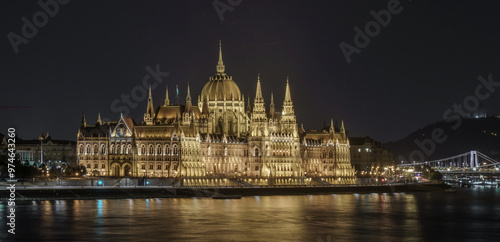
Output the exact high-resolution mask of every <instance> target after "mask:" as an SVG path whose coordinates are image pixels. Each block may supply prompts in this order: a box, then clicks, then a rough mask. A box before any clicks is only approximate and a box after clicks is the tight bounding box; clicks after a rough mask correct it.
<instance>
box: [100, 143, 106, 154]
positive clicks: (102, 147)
mask: <svg viewBox="0 0 500 242" xmlns="http://www.w3.org/2000/svg"><path fill="white" fill-rule="evenodd" d="M101 154H102V155H105V154H106V147H105V146H104V145H101Z"/></svg>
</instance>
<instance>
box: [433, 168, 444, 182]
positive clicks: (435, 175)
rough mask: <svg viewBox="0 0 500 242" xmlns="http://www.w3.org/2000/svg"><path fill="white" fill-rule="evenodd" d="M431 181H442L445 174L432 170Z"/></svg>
mask: <svg viewBox="0 0 500 242" xmlns="http://www.w3.org/2000/svg"><path fill="white" fill-rule="evenodd" d="M430 179H431V180H433V181H441V180H442V179H443V174H441V172H439V171H434V170H431V175H430Z"/></svg>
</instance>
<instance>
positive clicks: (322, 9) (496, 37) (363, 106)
mask: <svg viewBox="0 0 500 242" xmlns="http://www.w3.org/2000/svg"><path fill="white" fill-rule="evenodd" d="M42 1H43V2H47V0H42ZM60 1H61V2H62V0H60ZM49 2H50V1H49ZM213 2H214V1H212V0H208V1H163V0H162V1H118V0H116V1H102V0H99V1H70V2H69V3H67V4H65V5H59V9H58V12H57V13H55V14H52V15H54V16H53V17H50V16H49V17H48V18H47V19H48V22H46V23H43V20H44V19H43V14H37V12H39V11H42V7H40V6H39V5H38V3H37V1H18V0H9V1H2V8H1V10H0V11H1V14H0V18H1V19H0V23H1V24H0V26H1V28H0V30H1V33H2V34H3V37H2V39H1V41H0V54H1V55H0V56H1V65H0V78H1V80H2V81H1V88H0V106H1V107H0V132H1V133H4V134H5V133H6V131H7V128H9V127H15V128H16V129H17V135H18V136H20V137H21V138H24V139H32V138H37V137H38V135H39V134H40V133H41V132H44V133H45V132H47V131H48V132H50V133H51V135H52V137H53V138H57V139H71V140H74V139H76V134H77V131H78V128H79V126H80V120H81V116H82V113H85V115H86V118H87V122H88V123H90V124H93V123H95V121H96V119H97V113H98V112H100V113H101V116H102V118H103V119H105V120H117V119H118V118H119V117H120V111H119V110H117V108H118V107H120V106H123V105H124V103H123V102H121V101H120V99H121V98H120V97H121V96H122V95H131V94H132V92H133V90H135V91H137V94H142V93H141V92H140V91H141V90H140V89H141V86H142V85H143V78H145V77H148V75H149V73H150V72H148V70H146V67H148V66H149V67H151V68H152V69H156V67H157V66H158V67H159V70H160V71H161V72H165V73H169V74H168V76H166V77H160V80H162V82H161V83H159V84H158V86H157V87H156V88H154V89H153V91H152V92H153V98H154V104H155V106H157V105H160V104H162V103H163V101H164V98H165V85H166V84H168V86H169V91H170V92H169V95H170V101H171V102H175V85H179V89H180V98H181V102H182V103H184V100H185V96H186V87H187V84H188V82H189V84H190V87H191V95H192V96H193V101H195V100H197V96H198V95H199V94H200V93H201V89H202V88H203V85H204V84H205V83H206V82H207V81H208V78H209V76H211V75H213V74H215V72H216V69H215V66H216V64H217V59H218V42H219V40H222V47H223V58H224V63H225V65H226V73H227V74H228V75H231V76H233V79H234V80H235V82H236V83H237V84H238V86H239V88H240V90H241V92H242V93H243V94H245V98H246V97H247V95H248V94H250V96H251V99H253V98H254V96H255V86H256V79H257V74H258V73H260V77H261V82H262V91H263V93H264V99H265V102H266V108H267V109H268V108H269V99H270V93H271V91H273V92H274V98H275V104H276V105H277V107H278V108H280V109H281V105H282V103H283V98H284V94H285V84H286V77H287V76H289V78H290V86H291V95H292V99H293V101H294V104H295V112H296V115H297V120H298V123H299V124H300V123H303V124H304V128H305V129H308V130H310V129H321V128H322V127H323V122H324V121H327V122H328V123H329V120H330V118H334V119H335V120H339V122H340V120H341V119H343V120H344V122H345V125H346V129H347V130H348V131H349V135H350V136H366V135H369V136H371V137H373V138H375V139H378V140H381V141H384V142H386V141H393V140H397V139H401V138H403V137H404V136H406V135H408V134H409V133H410V132H412V131H414V130H416V129H418V128H421V127H423V126H425V125H427V124H429V123H433V122H436V121H438V120H442V119H443V113H445V111H446V110H447V109H449V108H452V107H453V104H454V103H462V104H463V102H464V100H465V99H466V97H468V96H469V95H474V92H475V90H476V87H477V86H478V85H480V82H479V81H478V79H477V77H478V76H480V75H482V76H484V77H487V76H488V75H489V74H492V79H493V81H495V80H498V81H500V73H499V72H498V67H499V66H500V65H499V64H500V58H499V54H500V49H499V48H498V45H499V43H500V34H499V31H500V14H499V12H500V2H499V1H494V0H491V1H451V0H442V1H431V0H428V1H424V0H414V1H409V0H402V1H400V3H399V6H398V8H397V9H398V11H399V13H393V14H391V19H390V22H388V23H386V24H385V25H386V26H385V27H383V26H382V27H380V31H379V33H378V35H377V34H372V35H374V36H373V37H370V42H369V43H368V44H367V45H366V46H363V48H359V50H358V52H359V53H357V54H356V53H354V54H352V55H351V56H350V58H351V62H350V63H348V62H347V60H346V57H345V56H344V54H343V52H342V50H341V48H340V44H341V43H342V42H345V43H346V44H349V45H351V46H353V47H355V43H354V37H355V35H356V32H355V30H354V28H355V27H359V28H360V29H361V30H362V31H363V32H364V31H365V26H366V25H367V23H370V21H374V19H375V18H374V17H373V16H372V15H371V14H370V11H372V10H373V11H375V12H379V11H381V10H387V9H388V3H389V4H396V3H392V2H393V1H389V0H381V1H331V0H325V1H291V0H283V1H270V0H263V1H255V0H252V1H250V0H243V1H241V3H239V1H229V2H231V3H233V4H234V5H235V6H234V7H233V6H230V5H229V3H227V1H226V0H218V1H217V2H220V3H222V4H219V7H221V8H222V7H223V6H224V5H227V6H230V8H231V10H232V11H225V12H224V13H223V14H222V17H223V18H224V19H223V21H221V18H220V16H219V14H218V12H217V10H216V8H215V7H214V5H213ZM238 3H239V4H238ZM392 7H394V6H392ZM389 8H390V7H389ZM51 9H52V10H54V9H53V7H51ZM220 11H223V10H220ZM394 11H396V10H394ZM34 15H35V16H38V17H40V18H39V20H38V23H39V25H40V26H41V27H38V28H37V30H38V31H37V33H36V35H34V34H33V32H29V30H27V31H24V32H25V33H26V34H28V35H30V34H31V36H26V38H25V37H24V36H23V31H22V28H23V25H25V23H24V22H23V20H22V18H23V17H26V19H28V20H29V21H30V22H33V16H34ZM372 30H373V31H374V30H376V29H372ZM9 33H12V34H10V36H13V34H14V35H16V36H18V37H19V38H17V40H18V42H17V44H18V46H17V48H18V52H17V53H16V52H15V50H14V49H15V48H14V47H13V45H12V44H11V41H10V40H9ZM33 35H34V36H33ZM21 38H25V42H26V41H27V43H21V40H20V39H21ZM365 44H366V42H365ZM162 75H166V74H162ZM149 81H150V82H152V83H158V82H157V81H156V79H154V78H151V79H150V80H149ZM134 88H136V89H134ZM495 89H499V90H500V87H495ZM485 90H486V89H483V90H482V92H486V91H485ZM136 96H137V95H136ZM146 99H147V98H142V99H140V101H139V102H137V106H136V107H135V108H132V107H129V109H130V115H132V116H133V117H134V119H135V121H136V122H142V120H143V113H144V112H145V111H146V105H147V100H146ZM115 100H118V102H119V104H117V105H115V108H113V107H112V106H113V105H112V104H113V103H114V102H115V103H116V102H117V101H115ZM499 101H500V93H497V92H496V91H493V92H492V93H491V95H490V96H489V97H488V98H486V99H485V100H483V101H481V102H480V104H479V107H478V108H477V111H475V113H500V110H499V107H498V103H499ZM252 103H253V101H252ZM194 105H196V101H195V103H194ZM129 106H130V105H129ZM118 109H119V108H118Z"/></svg>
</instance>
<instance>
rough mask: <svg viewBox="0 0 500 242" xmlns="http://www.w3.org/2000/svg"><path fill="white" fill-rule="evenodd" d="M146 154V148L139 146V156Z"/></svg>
mask: <svg viewBox="0 0 500 242" xmlns="http://www.w3.org/2000/svg"><path fill="white" fill-rule="evenodd" d="M145 154H146V147H145V146H144V145H142V146H141V155H145Z"/></svg>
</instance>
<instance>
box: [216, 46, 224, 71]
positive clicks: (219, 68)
mask: <svg viewBox="0 0 500 242" xmlns="http://www.w3.org/2000/svg"><path fill="white" fill-rule="evenodd" d="M224 71H225V66H224V62H223V61H222V42H221V41H220V40H219V62H218V63H217V73H220V74H222V73H224Z"/></svg>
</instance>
